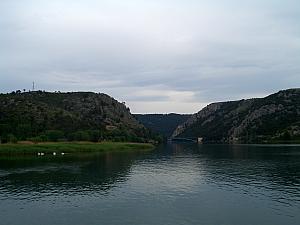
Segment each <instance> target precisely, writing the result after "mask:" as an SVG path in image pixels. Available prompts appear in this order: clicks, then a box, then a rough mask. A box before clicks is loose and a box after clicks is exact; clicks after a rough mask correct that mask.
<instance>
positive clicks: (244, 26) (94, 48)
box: [0, 0, 300, 113]
mask: <svg viewBox="0 0 300 225" xmlns="http://www.w3.org/2000/svg"><path fill="white" fill-rule="evenodd" d="M32 81H35V83H36V86H37V89H41V90H48V91H55V90H60V91H95V92H104V93H107V94H109V95H111V96H113V97H114V98H116V99H117V100H119V101H125V102H126V104H127V105H128V106H129V107H130V108H131V111H132V112H135V113H153V112H158V113H166V112H179V113H193V112H196V111H199V110H200V109H201V108H202V107H203V106H205V105H206V104H208V103H211V102H215V101H224V100H236V99H241V98H249V97H261V96H265V95H267V94H270V93H272V92H276V91H278V90H280V89H286V88H292V87H300V1H299V0H284V1H283V0H243V1H241V0H207V1H203V0H51V1H50V0H0V92H10V91H12V90H16V89H24V88H25V89H30V88H31V85H32V84H31V83H32Z"/></svg>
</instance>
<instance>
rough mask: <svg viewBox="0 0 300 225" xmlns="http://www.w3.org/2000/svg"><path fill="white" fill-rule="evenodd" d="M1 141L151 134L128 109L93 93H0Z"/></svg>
mask: <svg viewBox="0 0 300 225" xmlns="http://www.w3.org/2000/svg"><path fill="white" fill-rule="evenodd" d="M0 138H1V141H2V143H3V142H7V141H15V140H36V141H39V140H42V141H57V140H67V141H72V140H77V141H82V140H89V141H99V140H113V141H135V142H137V141H139V142H143V141H147V140H149V139H151V134H150V131H149V130H148V129H146V128H145V127H144V126H143V125H142V124H141V123H139V122H138V121H137V120H136V119H135V118H134V116H133V115H132V114H131V113H130V110H129V108H127V107H126V106H125V105H124V104H122V103H119V102H118V101H116V100H115V99H113V98H111V97H110V96H108V95H106V94H102V93H99V94H96V93H92V92H73V93H60V92H56V93H50V92H42V91H36V92H24V93H21V91H17V92H13V93H10V94H0Z"/></svg>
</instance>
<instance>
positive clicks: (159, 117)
mask: <svg viewBox="0 0 300 225" xmlns="http://www.w3.org/2000/svg"><path fill="white" fill-rule="evenodd" d="M134 116H135V117H136V118H137V120H139V121H140V122H141V123H142V124H143V125H144V126H145V127H147V128H148V129H150V130H152V131H153V132H155V133H158V134H161V135H163V136H164V137H170V136H171V135H172V133H173V131H174V130H175V129H176V127H177V126H178V125H179V124H182V123H184V122H185V121H186V120H187V119H188V118H190V116H191V115H189V114H177V113H169V114H134Z"/></svg>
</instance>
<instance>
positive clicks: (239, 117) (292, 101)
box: [172, 89, 300, 143]
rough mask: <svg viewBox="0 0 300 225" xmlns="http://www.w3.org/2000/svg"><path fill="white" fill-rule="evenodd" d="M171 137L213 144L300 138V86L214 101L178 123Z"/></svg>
mask: <svg viewBox="0 0 300 225" xmlns="http://www.w3.org/2000/svg"><path fill="white" fill-rule="evenodd" d="M172 137H203V138H204V141H205V142H213V143H216V142H217V143H260V142H272V141H274V142H276V141H280V140H293V139H297V140H298V139H299V138H300V89H289V90H284V91H280V92H278V93H275V94H272V95H270V96H267V97H265V98H257V99H248V100H240V101H231V102H220V103H213V104H210V105H208V106H206V107H205V108H204V109H202V110H201V111H199V112H198V113H196V114H194V115H192V116H191V117H190V118H189V119H188V120H187V121H186V122H185V123H183V124H181V125H179V126H178V127H177V128H176V130H175V131H174V132H173V134H172Z"/></svg>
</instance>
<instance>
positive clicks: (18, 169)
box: [0, 144, 300, 225]
mask: <svg viewBox="0 0 300 225" xmlns="http://www.w3.org/2000/svg"><path fill="white" fill-rule="evenodd" d="M0 224H1V225H50V224H51V225H55V224H62V225H93V224H97V225H98V224H101V225H106V224H112V225H127V224H128V225H129V224H130V225H135V224H138V225H148V224H149V225H150V224H151V225H152V224H153V225H160V224H161V225H175V224H179V225H184V224H193V225H194V224H195V225H196V224H197V225H222V224H224V225H235V224H236V225H241V224H243V225H254V224H259V225H264V224H270V225H277V224H278V225H283V224H284V225H297V224H300V146H297V145H294V146H286V145H274V146H272V145H264V146H262V145H197V144H169V145H164V146H160V147H158V148H157V149H156V150H154V151H152V152H134V153H132V152H131V153H128V152H127V153H126V152H123V153H116V152H115V153H104V154H91V155H80V156H70V155H64V156H49V157H47V156H44V157H38V156H36V157H31V158H19V159H15V158H13V159H12V158H0Z"/></svg>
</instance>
